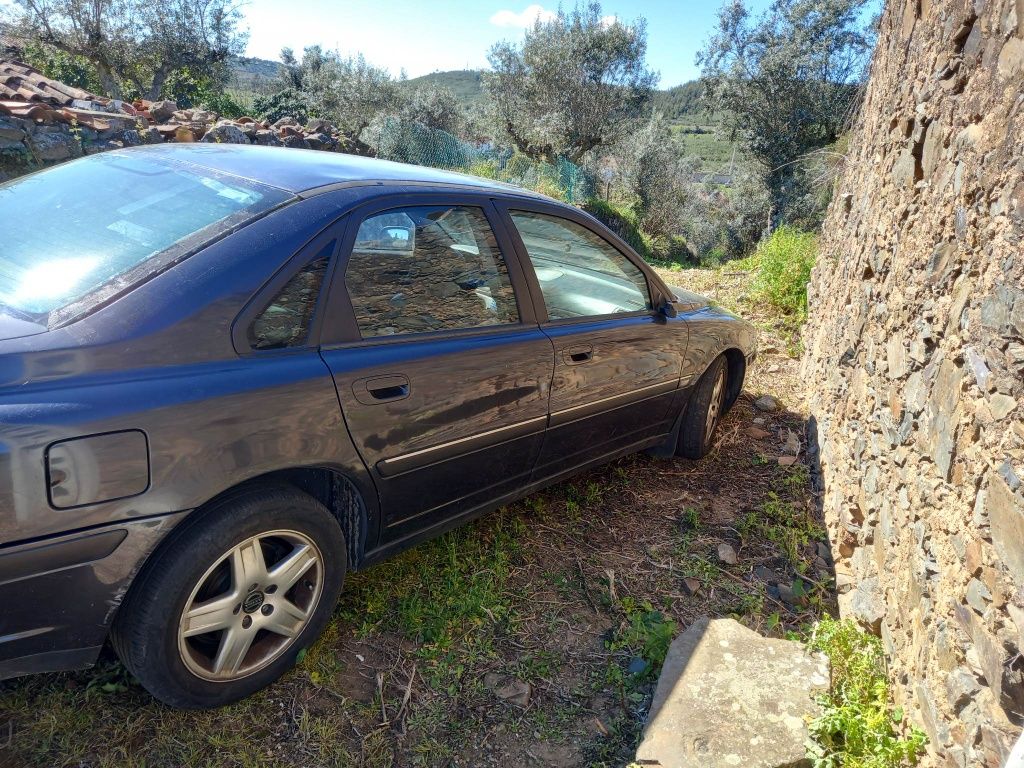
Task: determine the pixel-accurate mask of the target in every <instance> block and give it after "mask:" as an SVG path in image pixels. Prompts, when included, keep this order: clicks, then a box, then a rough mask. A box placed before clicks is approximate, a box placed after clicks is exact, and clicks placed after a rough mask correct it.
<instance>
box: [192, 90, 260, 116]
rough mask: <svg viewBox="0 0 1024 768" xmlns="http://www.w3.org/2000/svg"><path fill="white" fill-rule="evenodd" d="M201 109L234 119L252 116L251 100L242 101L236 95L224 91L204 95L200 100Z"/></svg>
mask: <svg viewBox="0 0 1024 768" xmlns="http://www.w3.org/2000/svg"><path fill="white" fill-rule="evenodd" d="M202 106H203V109H208V110H210V111H211V112H216V113H217V114H218V115H220V116H221V117H227V118H230V119H236V118H239V117H252V111H253V109H252V107H253V102H252V101H249V102H248V103H243V101H242V100H241V99H240V98H239V97H238V96H237V95H236V94H232V93H229V92H227V91H224V92H223V93H214V94H210V95H208V96H206V97H205V98H204V99H203V101H202Z"/></svg>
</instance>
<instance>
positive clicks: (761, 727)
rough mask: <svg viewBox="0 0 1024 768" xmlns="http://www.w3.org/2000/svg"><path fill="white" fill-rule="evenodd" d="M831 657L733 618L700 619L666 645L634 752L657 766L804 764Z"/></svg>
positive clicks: (759, 767)
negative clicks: (763, 634)
mask: <svg viewBox="0 0 1024 768" xmlns="http://www.w3.org/2000/svg"><path fill="white" fill-rule="evenodd" d="M828 687H829V668H828V662H827V661H826V660H825V658H824V657H823V656H819V655H812V654H810V653H808V652H807V651H806V650H805V649H804V647H803V646H802V645H800V644H799V643H795V642H792V641H790V640H773V639H769V638H763V637H761V636H760V635H758V634H757V633H756V632H753V631H752V630H749V629H747V628H746V627H744V626H743V625H742V624H740V623H739V622H736V621H734V620H732V619H715V620H713V621H712V620H709V619H707V618H702V619H699V620H697V621H695V622H694V623H693V624H691V625H690V627H689V628H688V629H687V630H686V631H685V632H683V633H682V634H681V635H679V637H677V638H676V639H675V640H674V641H673V642H672V645H671V647H670V648H669V651H668V655H667V656H666V658H665V665H664V666H663V667H662V670H661V677H660V678H659V680H658V688H657V690H656V691H655V694H654V702H653V703H652V705H651V712H650V714H649V716H648V721H647V727H646V729H645V731H644V738H643V741H642V742H641V744H640V748H639V749H638V750H637V755H636V760H637V762H638V763H640V764H641V765H656V766H660V767H661V768H735V767H736V766H742V767H743V768H781V767H782V766H803V765H805V764H806V746H805V742H806V741H807V739H808V736H809V734H808V729H807V725H808V722H809V721H810V720H811V719H813V718H814V717H816V716H818V715H819V714H820V710H819V707H818V705H817V703H816V702H815V698H816V697H817V696H818V695H820V694H822V693H825V692H826V691H827V690H828Z"/></svg>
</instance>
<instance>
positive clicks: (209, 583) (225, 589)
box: [178, 531, 323, 682]
mask: <svg viewBox="0 0 1024 768" xmlns="http://www.w3.org/2000/svg"><path fill="white" fill-rule="evenodd" d="M322 590H323V558H322V556H321V554H320V550H319V549H317V546H316V544H314V543H313V541H312V540H311V539H310V538H309V537H308V536H305V535H304V534H301V533H299V532H297V531H270V532H268V533H261V534H259V535H258V536H253V537H252V538H249V539H246V540H245V541H243V542H242V543H240V544H238V545H237V546H235V547H233V548H232V549H229V550H228V551H227V552H225V553H224V554H223V555H221V556H220V557H219V558H218V559H217V560H216V562H214V564H213V565H212V566H210V568H209V569H208V570H207V571H206V573H204V574H203V576H202V578H200V579H199V582H198V583H197V584H196V586H195V587H194V588H193V590H192V593H191V595H190V596H189V599H188V601H187V602H186V603H185V608H184V609H183V610H182V613H181V617H180V618H179V621H178V652H179V653H180V654H181V660H182V661H183V662H184V664H185V666H186V667H187V668H188V669H189V671H190V672H192V673H193V674H195V675H197V676H198V677H201V678H203V679H204V680H211V681H215V682H228V681H231V680H237V679H239V678H242V677H245V676H247V675H251V674H253V673H254V672H258V671H259V670H261V669H263V668H264V667H266V666H267V665H268V664H270V663H271V662H273V661H274V660H275V659H277V658H278V657H279V656H281V654H283V653H284V652H285V651H286V650H287V649H288V647H289V646H291V644H292V643H293V642H294V641H295V638H296V637H298V635H299V634H300V633H301V632H302V630H303V629H304V628H305V627H306V624H307V623H308V622H309V619H310V617H311V616H312V615H313V613H314V612H315V611H316V607H317V604H318V603H319V602H320V593H321V592H322Z"/></svg>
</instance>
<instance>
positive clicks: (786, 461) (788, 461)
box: [779, 456, 796, 467]
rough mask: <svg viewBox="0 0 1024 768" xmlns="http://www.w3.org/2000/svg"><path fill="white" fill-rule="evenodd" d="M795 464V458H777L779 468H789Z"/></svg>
mask: <svg viewBox="0 0 1024 768" xmlns="http://www.w3.org/2000/svg"><path fill="white" fill-rule="evenodd" d="M795 463H796V456H779V466H780V467H791V466H792V465H793V464H795Z"/></svg>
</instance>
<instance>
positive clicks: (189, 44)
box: [8, 0, 247, 99]
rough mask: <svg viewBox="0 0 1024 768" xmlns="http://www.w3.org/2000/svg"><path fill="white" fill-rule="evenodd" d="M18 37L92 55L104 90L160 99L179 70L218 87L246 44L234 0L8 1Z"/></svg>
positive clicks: (85, 57) (82, 56)
mask: <svg viewBox="0 0 1024 768" xmlns="http://www.w3.org/2000/svg"><path fill="white" fill-rule="evenodd" d="M10 9H11V13H10V14H8V18H9V19H10V22H9V23H10V27H11V29H12V31H13V32H14V33H15V34H16V35H17V36H18V37H24V38H26V39H30V40H41V41H42V40H45V41H46V45H47V46H48V47H50V48H53V49H56V50H60V51H64V52H65V53H67V54H69V55H70V56H72V57H74V58H80V59H82V60H85V61H87V62H89V64H90V66H91V67H92V68H93V71H94V72H95V74H96V80H97V81H98V84H99V86H100V88H98V89H96V90H98V91H101V92H103V93H106V95H108V96H112V97H114V98H118V99H122V98H123V99H127V98H131V97H133V96H141V97H143V98H147V99H157V98H159V97H160V96H161V95H163V94H165V93H166V88H167V83H168V80H170V79H172V78H173V77H174V76H176V75H179V74H180V73H182V72H184V71H188V72H189V73H190V77H191V78H193V79H194V80H195V81H196V82H206V81H209V82H211V83H216V84H217V85H218V89H219V87H222V86H223V83H224V81H225V78H226V76H227V72H228V64H227V62H228V59H229V58H230V56H231V55H233V54H239V53H241V52H242V50H244V48H245V42H246V38H247V34H246V33H245V32H242V31H240V29H239V22H240V21H241V18H242V17H241V11H240V10H239V8H238V6H237V5H236V4H235V3H234V2H232V0H162V2H152V0H120V2H94V0H51V1H49V2H24V3H15V4H13V5H11V6H10Z"/></svg>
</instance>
